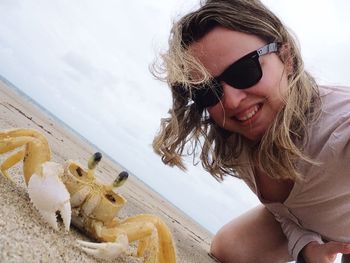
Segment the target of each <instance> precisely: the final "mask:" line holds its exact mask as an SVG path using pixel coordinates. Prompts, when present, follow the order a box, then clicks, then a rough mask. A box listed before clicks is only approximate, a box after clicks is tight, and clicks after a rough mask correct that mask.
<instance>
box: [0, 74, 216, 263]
mask: <svg viewBox="0 0 350 263" xmlns="http://www.w3.org/2000/svg"><path fill="white" fill-rule="evenodd" d="M10 128H34V129H37V130H40V131H41V132H42V133H43V134H44V135H45V136H46V137H47V138H48V140H49V144H50V147H51V150H52V155H53V157H52V159H53V161H56V162H59V163H63V162H64V161H65V160H67V159H73V160H77V161H79V162H81V163H82V164H85V163H86V161H87V159H88V158H89V157H90V155H91V154H92V153H94V152H95V151H97V150H98V149H96V147H94V146H93V145H92V144H90V143H89V142H87V141H86V140H84V139H83V138H82V137H80V136H79V135H77V134H76V133H75V132H73V131H72V130H71V129H69V128H68V127H67V126H65V125H64V124H63V123H61V122H60V121H58V120H57V119H56V118H54V117H53V116H51V115H50V114H48V113H47V112H45V111H44V110H43V109H41V108H40V107H38V106H37V105H36V104H35V103H33V102H32V101H31V100H30V99H29V98H28V97H26V96H25V95H23V94H22V93H21V92H19V91H18V90H16V89H15V88H14V87H13V86H12V85H11V84H10V83H8V82H7V81H4V80H3V81H0V129H10ZM0 160H3V156H0ZM21 168H22V167H21V164H18V165H16V166H15V167H14V168H11V170H10V173H11V174H12V175H13V178H14V181H13V182H11V181H9V180H7V179H5V178H4V177H3V176H0V262H104V261H101V260H97V259H95V258H94V257H92V256H89V255H87V254H86V253H84V252H82V251H80V249H79V248H78V247H77V245H76V239H77V238H78V239H84V240H89V238H88V237H86V236H84V235H83V234H81V233H80V232H78V231H77V230H76V229H75V228H74V227H71V230H70V231H69V232H65V231H64V230H63V228H62V225H61V228H60V230H59V231H55V230H53V229H52V228H50V227H49V226H48V225H47V224H46V223H45V222H44V221H43V220H42V219H41V217H40V215H39V213H38V212H37V211H36V210H35V209H34V208H33V206H32V205H31V204H30V202H29V197H28V194H27V192H26V186H25V184H24V182H23V179H22V176H21V173H22V170H21ZM121 170H123V168H122V167H120V166H119V165H118V164H117V163H116V162H114V161H112V160H111V159H109V158H108V157H107V156H104V158H103V160H102V162H101V163H100V165H99V168H98V171H97V176H99V177H100V178H101V180H104V181H109V182H110V181H111V180H112V178H114V176H115V175H116V174H118V173H119V172H120V171H121ZM120 192H121V193H122V194H123V196H124V197H125V198H126V199H127V200H128V203H127V204H126V205H125V207H124V208H123V209H122V210H121V212H120V217H121V218H125V217H127V216H131V215H136V214H140V213H151V214H155V215H158V216H160V217H161V218H162V219H163V220H164V221H165V222H166V223H167V224H168V226H169V227H170V229H171V231H172V233H173V237H174V241H175V245H176V253H177V260H178V262H201V263H206V262H208V263H209V262H215V260H213V259H212V258H211V257H210V256H209V255H208V251H209V245H210V240H211V238H212V234H211V233H209V232H208V231H207V230H205V229H204V228H202V227H201V226H200V225H198V224H197V223H196V222H194V221H193V220H192V219H191V218H189V217H188V216H186V215H185V214H184V213H183V212H182V211H181V210H179V209H178V208H176V207H175V206H173V205H172V204H170V203H169V202H167V201H166V200H165V199H164V198H162V197H161V196H160V195H159V194H157V193H156V192H154V191H152V190H151V189H150V188H149V187H147V186H146V185H145V184H144V183H143V182H141V181H140V180H138V179H137V178H136V177H135V176H133V175H131V176H130V177H129V180H128V181H127V182H126V183H125V184H124V186H123V187H122V188H120ZM113 262H142V261H140V260H136V259H135V258H133V257H131V256H122V257H120V258H118V259H117V260H115V261H113Z"/></svg>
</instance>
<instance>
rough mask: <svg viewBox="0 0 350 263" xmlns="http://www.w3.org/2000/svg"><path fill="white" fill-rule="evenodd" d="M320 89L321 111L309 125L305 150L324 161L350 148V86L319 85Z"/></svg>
mask: <svg viewBox="0 0 350 263" xmlns="http://www.w3.org/2000/svg"><path fill="white" fill-rule="evenodd" d="M319 91H320V98H321V112H320V116H319V118H318V119H317V120H316V121H315V122H313V123H310V124H309V126H308V131H307V132H308V137H309V141H308V143H307V145H306V148H305V150H306V152H307V154H309V155H310V156H311V157H317V159H319V160H320V161H324V160H323V159H324V158H326V159H327V158H329V157H331V156H332V155H333V157H335V156H338V155H339V154H341V153H342V152H344V151H347V149H348V148H349V147H347V144H348V142H349V140H350V87H341V86H337V87H335V86H333V87H326V86H319ZM349 150H350V149H349ZM349 153H350V151H349Z"/></svg>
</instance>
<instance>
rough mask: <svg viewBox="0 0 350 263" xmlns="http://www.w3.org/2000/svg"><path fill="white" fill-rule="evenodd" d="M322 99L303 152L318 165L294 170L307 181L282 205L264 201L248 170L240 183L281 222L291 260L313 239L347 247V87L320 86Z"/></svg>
mask: <svg viewBox="0 0 350 263" xmlns="http://www.w3.org/2000/svg"><path fill="white" fill-rule="evenodd" d="M320 94H321V100H322V113H321V116H320V118H319V119H318V120H317V121H316V122H315V123H313V124H312V125H310V127H309V131H308V132H309V135H310V141H309V143H308V144H307V145H306V148H305V151H306V154H307V155H309V156H310V157H311V158H313V159H314V160H315V161H317V162H320V163H321V164H320V165H319V166H316V165H310V164H305V163H303V164H301V163H300V164H299V165H298V169H299V171H301V173H302V174H303V175H304V176H305V181H304V182H302V183H295V184H294V187H293V189H292V190H291V192H290V194H289V196H288V198H287V199H286V200H285V201H284V202H283V203H266V202H264V200H262V198H261V196H260V194H259V193H258V191H257V187H256V183H255V180H254V175H253V171H252V169H247V173H248V174H247V178H246V179H244V180H245V181H246V183H247V184H248V186H249V187H250V188H251V189H252V190H253V191H254V192H255V193H256V194H257V196H258V197H259V198H260V201H261V202H262V203H264V205H265V206H266V207H267V209H268V210H270V211H271V212H272V213H273V214H274V216H275V217H276V219H277V220H278V221H279V222H280V223H281V226H282V229H283V231H284V233H285V235H286V236H287V238H288V249H289V253H290V254H291V255H292V256H293V258H294V259H295V260H297V257H298V254H299V252H300V251H301V249H302V248H303V247H304V246H305V245H306V244H307V243H309V242H310V241H313V240H315V241H318V242H320V243H322V242H323V241H322V239H323V240H333V241H341V242H350V141H349V138H350V88H346V87H320Z"/></svg>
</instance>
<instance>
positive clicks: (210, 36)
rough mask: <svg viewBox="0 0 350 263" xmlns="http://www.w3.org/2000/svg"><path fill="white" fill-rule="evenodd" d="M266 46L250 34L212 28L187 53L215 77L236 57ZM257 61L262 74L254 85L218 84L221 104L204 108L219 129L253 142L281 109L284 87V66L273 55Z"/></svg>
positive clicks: (258, 138)
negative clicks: (221, 90)
mask: <svg viewBox="0 0 350 263" xmlns="http://www.w3.org/2000/svg"><path fill="white" fill-rule="evenodd" d="M266 44H269V43H265V42H264V41H262V40H261V39H260V38H258V37H256V36H254V35H248V34H244V33H240V32H236V31H232V30H229V29H226V28H223V27H216V28H214V29H213V30H211V31H210V32H209V33H207V34H206V35H205V36H204V37H203V38H201V39H200V40H199V41H198V42H195V43H193V44H191V46H190V48H189V51H190V52H191V54H192V55H193V56H194V57H196V58H197V59H199V60H200V62H201V63H202V64H203V65H204V67H205V68H206V69H207V70H208V72H209V73H210V74H211V75H212V76H213V77H216V76H219V75H220V74H221V73H222V72H223V71H224V70H225V69H226V68H227V67H228V66H230V65H231V64H232V63H233V62H235V61H237V60H238V59H239V58H241V57H243V56H244V55H246V54H248V53H250V52H252V51H255V50H257V49H259V48H261V47H263V46H264V45H266ZM259 61H260V65H261V68H262V72H263V75H262V78H261V79H260V81H259V82H258V83H256V84H255V85H254V86H252V87H250V88H247V89H235V87H233V86H230V85H229V84H227V83H225V82H224V81H222V82H221V84H222V86H223V91H224V94H223V97H222V98H221V103H217V104H216V105H214V106H211V107H208V108H207V110H208V112H209V114H210V116H211V118H212V119H213V120H214V121H215V122H216V123H217V124H218V125H219V126H220V127H222V128H224V129H225V130H228V131H231V132H235V133H239V134H241V135H243V136H244V137H246V138H247V139H249V140H254V141H255V140H260V139H261V137H262V136H263V134H264V133H265V132H266V130H267V129H268V127H269V125H270V124H271V123H272V121H273V120H274V118H275V117H276V114H277V113H278V111H279V110H280V109H281V106H282V104H283V100H282V98H283V94H284V92H285V91H286V89H287V85H288V82H287V75H286V72H285V70H284V64H283V63H282V61H281V60H280V59H279V57H278V56H277V54H276V53H269V54H267V55H263V56H261V57H259Z"/></svg>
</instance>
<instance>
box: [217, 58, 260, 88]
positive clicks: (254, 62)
mask: <svg viewBox="0 0 350 263" xmlns="http://www.w3.org/2000/svg"><path fill="white" fill-rule="evenodd" d="M261 77H262V71H261V66H260V63H259V60H258V59H257V58H249V57H248V58H243V59H241V60H238V61H237V62H235V63H234V64H232V65H231V66H230V67H229V68H228V69H227V70H226V71H225V72H224V74H223V76H222V77H221V78H220V79H221V80H223V81H225V82H226V83H227V84H229V85H231V86H232V87H234V88H236V89H246V88H250V87H251V86H254V85H255V84H256V83H258V82H259V80H260V79H261Z"/></svg>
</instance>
